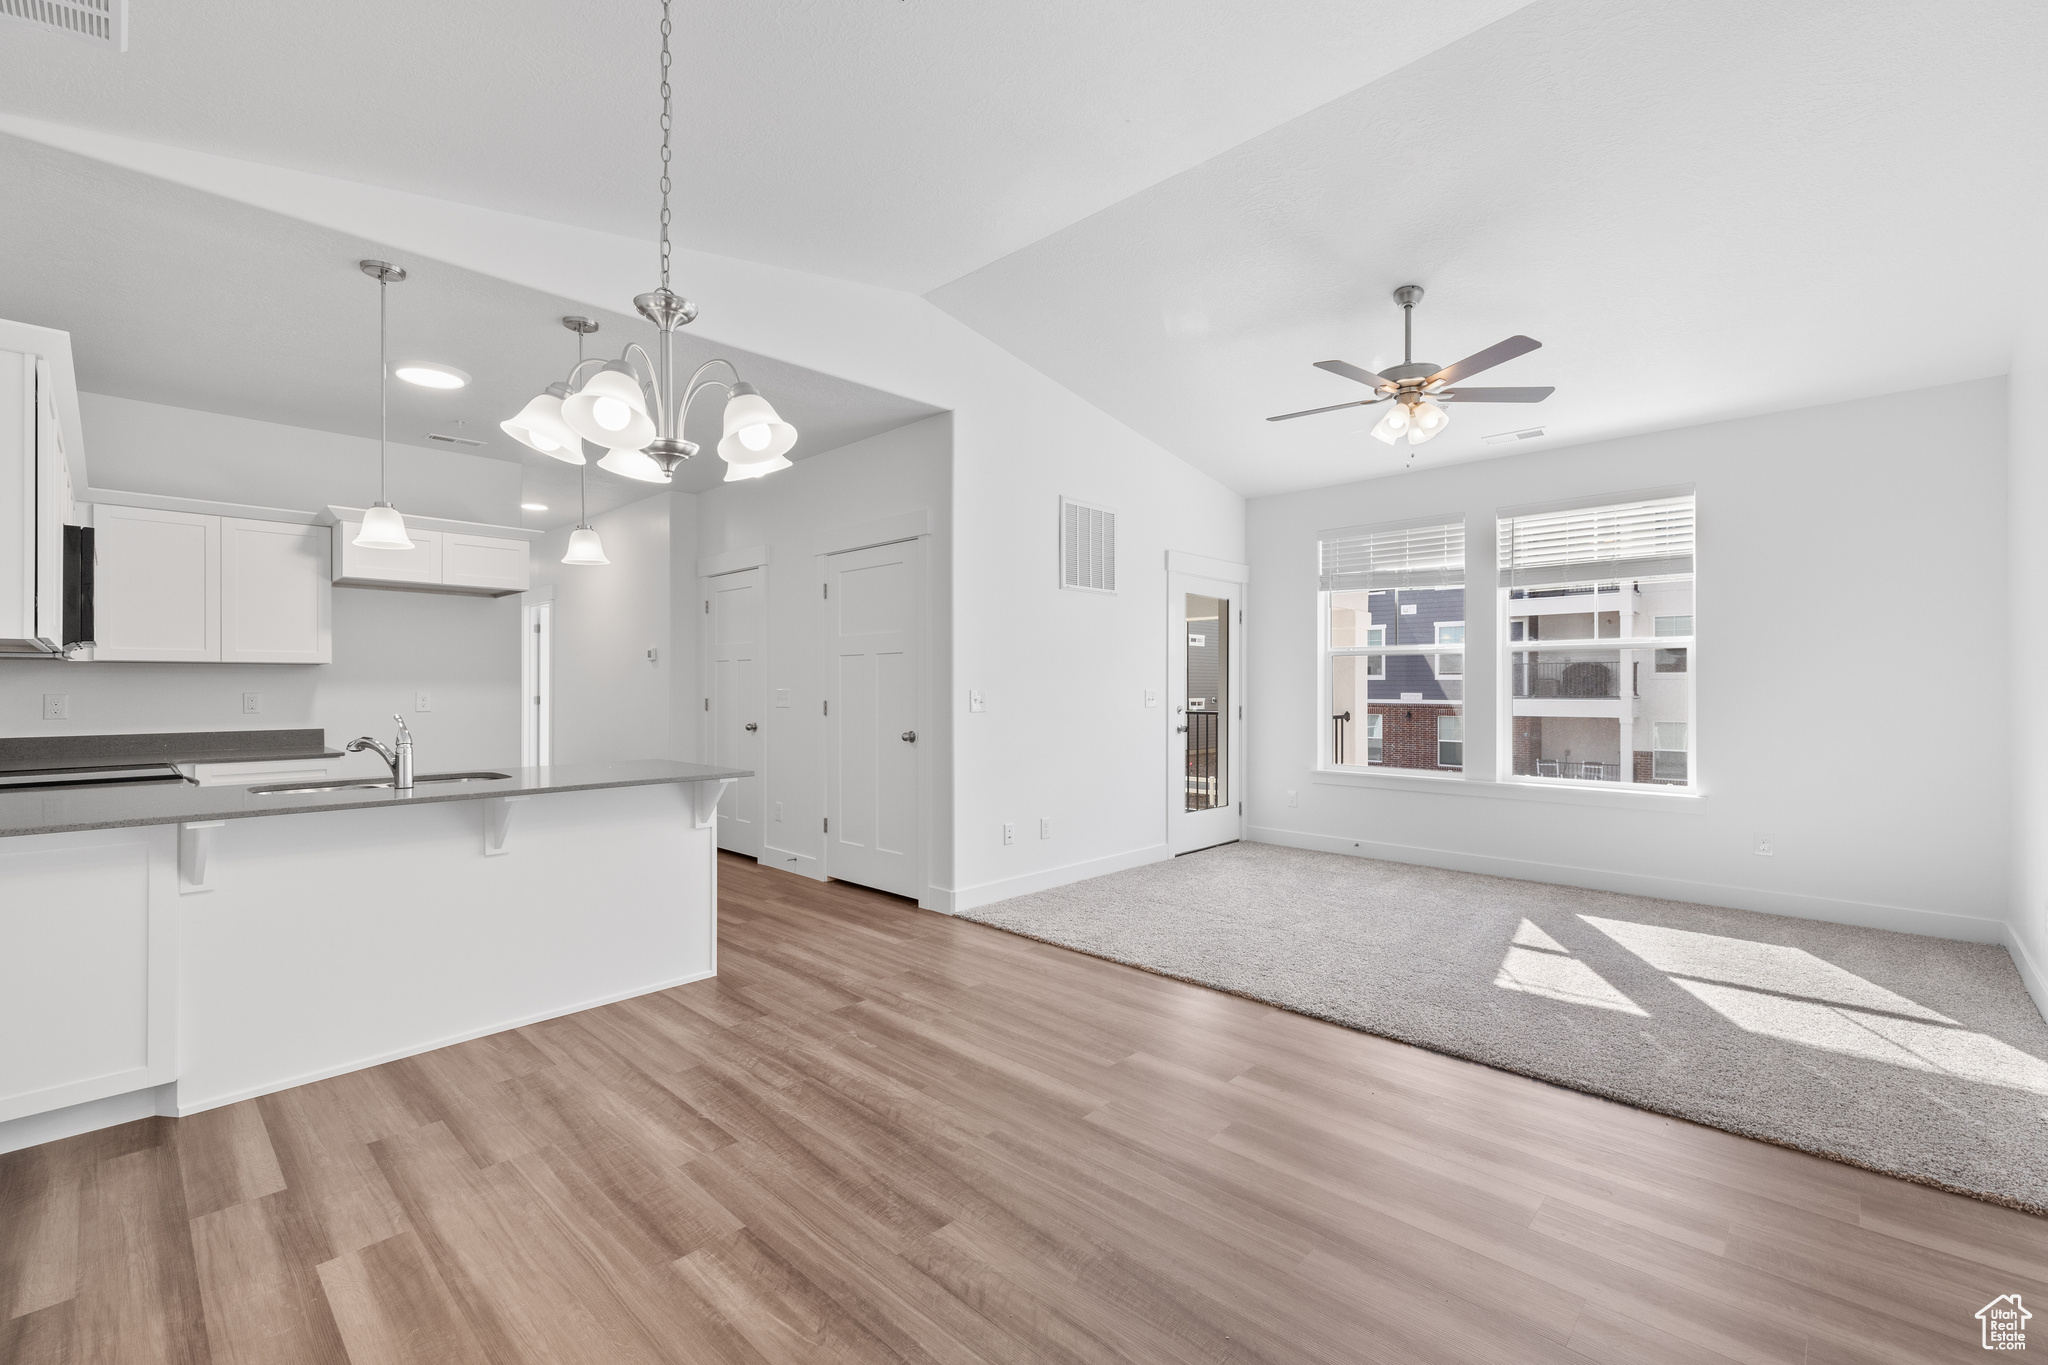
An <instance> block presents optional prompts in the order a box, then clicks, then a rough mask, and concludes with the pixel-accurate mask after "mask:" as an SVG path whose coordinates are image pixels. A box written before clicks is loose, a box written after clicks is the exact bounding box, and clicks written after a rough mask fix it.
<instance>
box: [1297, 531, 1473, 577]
mask: <svg viewBox="0 0 2048 1365" xmlns="http://www.w3.org/2000/svg"><path fill="white" fill-rule="evenodd" d="M1321 541H1322V567H1323V575H1322V585H1323V591H1324V592H1351V591H1356V590H1358V589H1361V588H1456V587H1461V586H1463V585H1464V582H1465V523H1464V522H1462V521H1439V520H1434V519H1432V520H1431V521H1429V522H1426V523H1414V522H1401V523H1397V524H1393V525H1388V526H1354V527H1350V528H1348V529H1346V530H1342V531H1325V532H1323V533H1322V536H1321Z"/></svg>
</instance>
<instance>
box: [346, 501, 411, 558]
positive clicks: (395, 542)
mask: <svg viewBox="0 0 2048 1365" xmlns="http://www.w3.org/2000/svg"><path fill="white" fill-rule="evenodd" d="M355 543H356V544H357V545H358V546H360V547H361V548H363V549H365V550H410V549H411V548H412V538H411V537H409V536H407V535H406V533H405V518H404V517H401V516H400V515H398V509H397V508H396V507H393V506H392V505H391V504H390V503H388V502H380V503H378V504H377V505H376V506H375V507H372V508H371V509H370V510H369V511H367V512H365V513H363V529H362V530H361V531H359V532H357V533H356V540H355Z"/></svg>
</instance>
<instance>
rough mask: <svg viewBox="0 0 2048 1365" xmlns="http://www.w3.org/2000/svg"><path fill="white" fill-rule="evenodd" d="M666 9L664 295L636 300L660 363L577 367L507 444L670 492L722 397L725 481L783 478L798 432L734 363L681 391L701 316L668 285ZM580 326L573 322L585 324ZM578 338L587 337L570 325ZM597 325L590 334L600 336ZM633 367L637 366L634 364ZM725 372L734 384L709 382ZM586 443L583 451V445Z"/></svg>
mask: <svg viewBox="0 0 2048 1365" xmlns="http://www.w3.org/2000/svg"><path fill="white" fill-rule="evenodd" d="M669 5H670V0H662V5H661V287H660V288H659V289H655V290H652V291H650V292H648V293H645V294H639V295H636V296H635V297H634V299H633V306H634V307H635V308H636V309H638V310H639V312H640V316H642V317H644V318H646V319H647V320H648V321H649V322H651V323H653V324H654V325H655V327H656V328H658V329H659V331H660V333H661V339H660V341H659V342H658V343H657V344H656V351H657V352H658V354H657V355H654V356H650V355H648V353H647V350H646V348H645V347H643V346H641V345H640V344H639V343H637V342H635V343H632V344H629V345H628V346H627V347H626V348H625V350H624V351H622V352H620V354H619V358H618V359H617V360H597V359H591V360H584V359H581V358H580V356H581V350H582V348H581V346H580V345H579V346H578V348H577V349H578V355H579V358H578V360H577V362H576V366H575V368H574V369H572V370H570V371H569V377H568V379H567V380H565V381H563V382H562V383H558V384H550V385H549V386H548V387H547V390H546V391H545V392H543V393H541V394H540V395H539V396H538V397H536V398H534V399H533V400H532V401H531V402H529V403H528V404H527V405H526V406H525V407H524V408H522V409H520V411H519V414H518V416H516V417H512V418H509V419H507V420H506V421H504V422H501V423H499V425H500V426H501V427H502V428H503V429H504V431H505V433H506V435H508V436H510V437H512V438H513V439H514V440H516V441H518V442H520V443H521V444H522V445H525V446H527V447H529V448H531V449H533V450H537V451H539V452H540V453H541V454H543V455H551V456H553V457H554V458H555V459H558V460H565V461H567V462H568V463H570V464H577V465H580V464H583V463H584V462H585V461H586V460H588V459H589V458H591V451H592V448H595V449H598V450H602V451H603V452H604V453H603V454H602V455H601V456H598V457H597V464H598V468H600V469H605V470H609V471H610V472H612V473H614V474H618V475H621V476H623V477H625V478H629V479H640V480H642V481H644V482H647V483H667V482H669V481H670V480H672V479H673V478H674V477H675V472H676V466H678V465H680V464H681V463H682V462H683V461H685V460H687V459H690V458H691V457H692V456H694V455H696V453H697V450H698V447H697V444H696V443H695V442H694V441H689V440H686V439H684V437H683V422H684V419H685V418H687V417H688V416H689V413H690V405H691V404H692V403H694V402H696V401H697V395H698V394H700V393H704V392H706V391H708V390H710V389H713V388H717V389H723V390H724V391H725V429H724V431H723V433H722V434H721V437H720V440H719V442H718V454H719V458H721V459H723V460H724V461H725V466H726V468H725V481H726V482H727V483H733V482H735V481H737V480H740V479H758V478H760V477H761V476H762V475H764V474H773V473H774V472H775V471H776V470H778V469H787V468H789V466H790V461H789V459H788V458H787V457H788V454H789V451H790V448H791V447H792V446H794V445H795V444H796V435H797V433H796V428H795V427H793V426H791V425H790V424H789V423H787V422H785V421H783V420H782V418H781V417H780V416H779V415H778V414H777V413H776V411H775V409H774V407H773V406H772V405H770V403H769V402H768V400H767V399H766V398H763V397H762V396H761V393H760V391H759V390H758V389H756V388H755V387H754V386H753V385H752V384H749V383H747V382H746V381H745V380H743V379H741V378H740V372H739V369H738V367H736V366H735V365H734V364H733V363H732V362H731V361H730V360H726V359H723V358H722V357H721V358H717V359H712V360H707V361H705V362H704V363H703V364H702V365H700V366H698V367H697V370H696V373H694V374H692V375H691V376H690V378H689V382H688V383H687V384H685V385H684V386H683V387H682V390H681V392H680V393H679V392H678V391H677V388H676V382H675V348H674V341H675V331H676V329H677V328H678V327H687V326H689V325H690V323H691V322H692V321H694V320H695V319H696V316H697V305H695V304H694V303H691V302H690V301H689V300H688V299H686V298H684V297H683V296H682V295H680V294H678V293H676V292H675V291H674V290H673V289H670V288H669V287H668V280H669V242H668V230H669V206H668V196H669V136H670V133H671V131H672V129H673V124H674V99H673V95H672V92H671V91H670V88H669V66H670V61H671V59H670V56H669V35H670V33H671V31H672V27H671V24H670V21H669ZM582 321H583V320H582V319H580V318H579V319H576V320H575V322H582ZM563 322H564V325H565V326H569V327H570V328H571V330H578V331H579V335H584V334H587V333H585V332H582V331H581V330H580V329H578V328H576V327H575V325H574V323H572V322H571V321H570V320H569V319H564V320H563ZM596 330H597V328H596V326H595V325H590V326H589V327H588V331H589V332H594V331H596ZM636 362H637V363H636ZM719 366H724V367H725V369H726V370H727V371H728V372H730V373H731V375H732V379H731V382H726V381H724V380H720V379H712V378H707V374H708V372H710V371H712V370H714V369H717V368H718V367H719ZM586 443H587V444H586Z"/></svg>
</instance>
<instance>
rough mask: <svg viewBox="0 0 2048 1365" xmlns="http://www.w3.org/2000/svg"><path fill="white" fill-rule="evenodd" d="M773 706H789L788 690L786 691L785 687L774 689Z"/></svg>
mask: <svg viewBox="0 0 2048 1365" xmlns="http://www.w3.org/2000/svg"><path fill="white" fill-rule="evenodd" d="M775 704H776V705H777V706H787V705H789V689H788V688H786V687H778V688H776V689H775Z"/></svg>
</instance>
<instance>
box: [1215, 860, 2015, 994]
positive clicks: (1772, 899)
mask: <svg viewBox="0 0 2048 1365" xmlns="http://www.w3.org/2000/svg"><path fill="white" fill-rule="evenodd" d="M1245 837H1246V838H1248V839H1251V840H1253V841H1254V842H1256V843H1262V844H1281V845H1284V846H1285V847H1288V848H1306V849H1314V850H1316V851H1318V852H1321V853H1342V854H1345V855H1347V856H1350V857H1354V858H1383V859H1385V860H1386V861H1388V862H1394V863H1416V864H1419V865H1421V866H1423V867H1442V868H1448V869H1450V870H1451V871H1454V872H1479V873H1484V874H1486V875H1487V876H1491V877H1517V878H1520V879H1521V880H1523V881H1531V882H1551V883H1554V884H1556V885H1559V886H1583V887H1586V888H1588V889H1589V890H1594V891H1619V892H1622V893H1624V894H1626V895H1631V896H1654V897H1657V898H1658V899H1660V900H1671V901H1692V902H1695V903H1697V904H1700V905H1720V906H1726V907H1727V908H1729V909H1731V910H1758V911H1761V912H1763V913H1764V914H1767V915H1790V916H1792V917H1793V918H1795V919H1818V920H1829V921H1832V922H1833V923H1836V924H1853V925H1857V926H1859V927H1861V928H1865V929H1892V930H1896V931H1897V932H1899V933H1905V934H1925V935H1927V936H1928V937H1930V938H1946V939H1956V940H1959V941H1961V942H1964V943H1996V944H2000V945H2003V946H2007V947H2010V946H2011V945H2012V941H2013V940H2012V931H2011V929H2010V928H2009V927H2008V926H2007V924H2006V922H2005V921H2004V920H2002V919H1990V918H1987V917H1983V916H1978V915H1951V914H1946V913H1944V912H1942V911H1939V910H1921V909H1917V908H1915V907H1913V906H1907V905H1883V904H1879V903H1876V902H1872V901H1852V900H1842V899H1839V898H1836V897H1831V896H1808V895H1803V894H1801V893H1798V892H1792V891H1771V890H1766V889H1763V888H1759V887H1749V886H1725V885H1722V884H1720V883H1717V882H1702V881H1693V880H1689V879H1686V878H1681V877H1653V876H1646V875H1644V874H1642V873H1637V872H1616V871H1613V870H1611V869H1608V868H1603V867H1577V866H1573V865H1571V864H1568V863H1543V862H1535V861H1533V860H1529V859H1523V858H1496V857H1492V856H1490V855H1487V854H1480V853H1460V852H1457V851H1455V850H1452V849H1445V848H1425V847H1421V846H1419V845H1412V844H1388V843H1378V842H1375V841H1373V840H1370V839H1343V838H1336V837H1333V836H1330V835H1325V834H1308V833H1304V832H1302V831H1300V830H1291V829H1254V830H1251V831H1249V832H1248V833H1247V834H1246V836H1245ZM2013 960H2014V961H2015V962H2018V961H2019V957H2018V954H2017V953H2016V954H2014V959H2013ZM2020 971H2021V975H2022V976H2023V977H2024V976H2025V975H2026V972H2027V968H2026V967H2024V966H2022V967H2021V969H2020ZM2029 988H2030V989H2033V987H2032V985H2031V983H2029ZM2034 998H2035V1000H2036V1001H2037V1002H2038V1001H2039V1000H2041V998H2042V993H2041V992H2040V991H2039V990H2035V995H2034Z"/></svg>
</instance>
